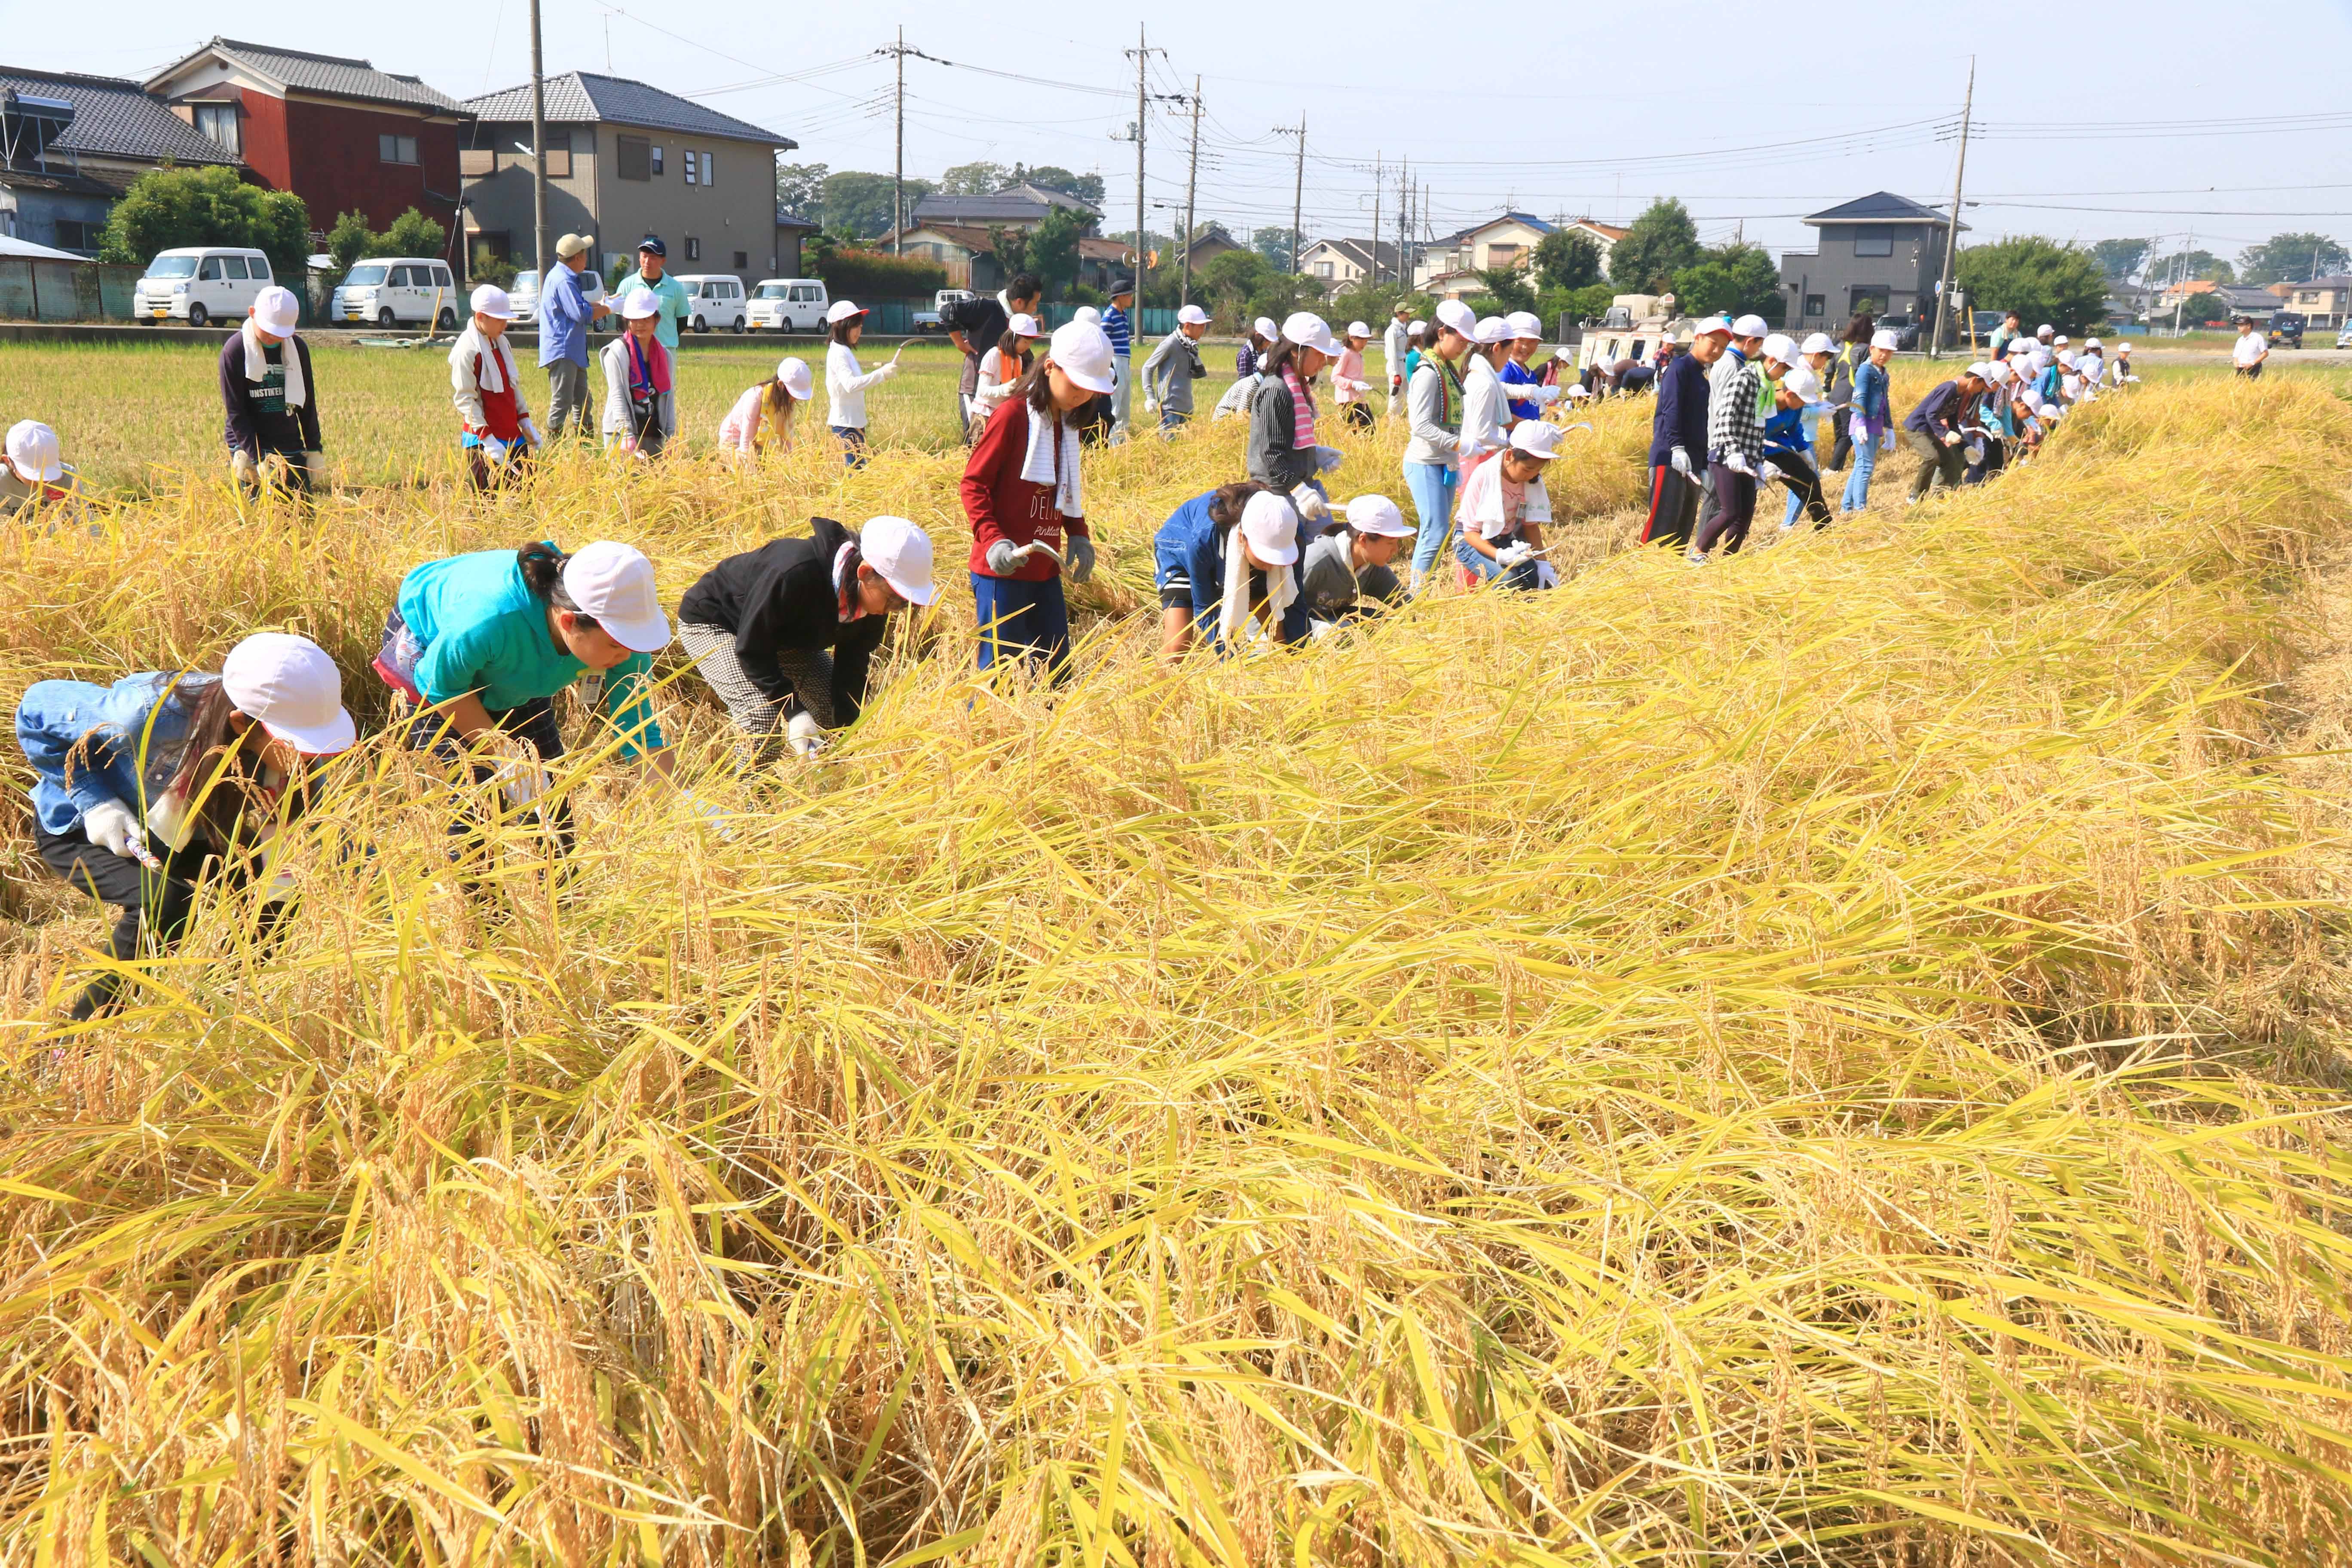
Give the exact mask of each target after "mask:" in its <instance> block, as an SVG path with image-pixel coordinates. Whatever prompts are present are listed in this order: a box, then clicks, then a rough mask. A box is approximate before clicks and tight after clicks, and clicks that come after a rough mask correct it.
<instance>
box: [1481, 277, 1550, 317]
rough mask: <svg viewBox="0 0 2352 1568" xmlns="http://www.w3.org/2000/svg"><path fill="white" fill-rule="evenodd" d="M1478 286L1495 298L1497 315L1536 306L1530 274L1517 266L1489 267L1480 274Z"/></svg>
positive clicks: (1531, 308)
mask: <svg viewBox="0 0 2352 1568" xmlns="http://www.w3.org/2000/svg"><path fill="white" fill-rule="evenodd" d="M1478 286H1479V287H1480V288H1482V289H1485V290H1486V294H1487V297H1488V298H1490V299H1491V300H1494V302H1495V307H1496V309H1495V310H1494V312H1493V313H1494V314H1496V315H1498V316H1500V315H1508V314H1509V313H1510V312H1511V311H1513V310H1534V309H1535V308H1536V291H1535V288H1534V286H1533V284H1532V282H1531V281H1530V279H1528V275H1527V274H1526V273H1525V272H1522V271H1520V270H1519V269H1518V268H1516V267H1489V268H1486V270H1485V271H1483V272H1481V273H1479V274H1478Z"/></svg>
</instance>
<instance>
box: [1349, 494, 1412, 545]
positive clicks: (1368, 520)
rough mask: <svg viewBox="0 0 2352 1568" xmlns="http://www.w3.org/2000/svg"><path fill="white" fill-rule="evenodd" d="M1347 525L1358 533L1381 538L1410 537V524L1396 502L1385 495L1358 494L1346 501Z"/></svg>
mask: <svg viewBox="0 0 2352 1568" xmlns="http://www.w3.org/2000/svg"><path fill="white" fill-rule="evenodd" d="M1348 526H1349V528H1352V529H1354V530H1355V531H1357V532H1358V533H1370V534H1374V535H1377V536H1378V537H1380V538H1381V539H1411V538H1412V535H1413V526H1412V524H1411V523H1409V522H1407V521H1405V520H1404V513H1403V512H1402V511H1401V510H1398V509H1397V503H1396V502H1394V501H1392V500H1389V498H1388V497H1386V496H1358V497H1357V498H1356V499H1355V500H1351V501H1349V503H1348Z"/></svg>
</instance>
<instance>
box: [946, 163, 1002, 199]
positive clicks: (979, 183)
mask: <svg viewBox="0 0 2352 1568" xmlns="http://www.w3.org/2000/svg"><path fill="white" fill-rule="evenodd" d="M1012 183H1013V171H1012V170H1010V169H1008V168H1006V167H1005V166H1004V165H1003V164H1002V163H958V164H956V165H955V166H954V167H953V168H951V169H950V170H949V171H948V172H947V173H946V174H941V175H940V195H943V196H984V195H988V194H989V193H991V192H992V191H1001V190H1003V188H1004V187H1005V186H1007V185H1009V184H1012Z"/></svg>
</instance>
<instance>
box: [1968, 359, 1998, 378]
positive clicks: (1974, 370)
mask: <svg viewBox="0 0 2352 1568" xmlns="http://www.w3.org/2000/svg"><path fill="white" fill-rule="evenodd" d="M1961 374H1963V375H1972V376H1975V377H1976V378H1977V379H1978V380H1979V381H1987V380H1990V379H1991V375H1992V367H1991V366H1990V365H1989V364H1987V363H1985V362H1984V361H1982V360H1979V361H1977V363H1974V364H1972V365H1970V366H1969V368H1968V369H1967V370H1965V371H1963V372H1961Z"/></svg>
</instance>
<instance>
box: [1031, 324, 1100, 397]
mask: <svg viewBox="0 0 2352 1568" xmlns="http://www.w3.org/2000/svg"><path fill="white" fill-rule="evenodd" d="M1045 353H1046V354H1047V355H1048V356H1049V357H1050V358H1051V359H1052V360H1053V362H1054V363H1055V364H1057V365H1059V366H1061V367H1062V374H1064V375H1066V376H1068V377H1069V378H1070V379H1071V380H1072V381H1075V382H1076V383H1077V384H1079V385H1080V386H1083V387H1085V388H1086V389H1087V391H1088V392H1095V393H1102V392H1108V391H1109V390H1110V389H1111V386H1112V384H1113V377H1112V374H1111V363H1110V362H1111V353H1110V335H1109V334H1108V333H1107V332H1105V331H1103V330H1102V328H1100V327H1098V326H1097V325H1096V324H1095V323H1094V322H1092V321H1068V322H1065V323H1064V324H1063V325H1061V326H1058V327H1055V329H1054V336H1053V339H1052V341H1051V342H1049V343H1048V344H1047V345H1046V349H1045Z"/></svg>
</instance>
